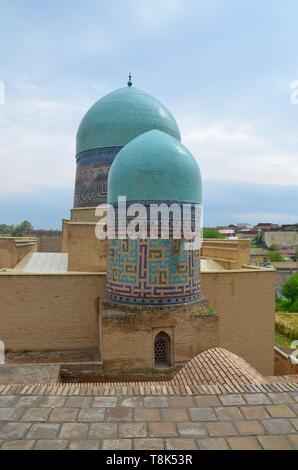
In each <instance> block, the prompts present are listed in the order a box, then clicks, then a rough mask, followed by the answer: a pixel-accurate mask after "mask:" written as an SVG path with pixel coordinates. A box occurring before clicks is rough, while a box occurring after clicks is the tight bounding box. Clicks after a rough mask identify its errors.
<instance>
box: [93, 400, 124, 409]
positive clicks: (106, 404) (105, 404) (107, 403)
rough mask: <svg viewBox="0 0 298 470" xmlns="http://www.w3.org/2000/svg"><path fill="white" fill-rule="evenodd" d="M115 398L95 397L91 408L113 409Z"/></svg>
mask: <svg viewBox="0 0 298 470" xmlns="http://www.w3.org/2000/svg"><path fill="white" fill-rule="evenodd" d="M117 401H118V398H117V397H95V398H94V400H93V406H94V407H96V408H113V407H114V406H117Z"/></svg>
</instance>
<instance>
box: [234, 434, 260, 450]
mask: <svg viewBox="0 0 298 470" xmlns="http://www.w3.org/2000/svg"><path fill="white" fill-rule="evenodd" d="M228 443H229V445H230V447H231V449H232V450H261V447H260V444H259V442H258V440H257V439H256V438H255V437H230V438H229V439H228Z"/></svg>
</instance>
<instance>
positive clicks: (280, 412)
mask: <svg viewBox="0 0 298 470" xmlns="http://www.w3.org/2000/svg"><path fill="white" fill-rule="evenodd" d="M266 409H267V411H268V412H269V413H270V415H271V416H272V418H295V416H296V415H295V413H294V411H292V410H291V409H290V408H289V407H288V406H287V405H270V406H266Z"/></svg>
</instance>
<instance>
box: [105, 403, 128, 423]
mask: <svg viewBox="0 0 298 470" xmlns="http://www.w3.org/2000/svg"><path fill="white" fill-rule="evenodd" d="M106 421H108V422H109V421H117V422H119V423H120V422H128V421H132V409H131V408H118V407H117V408H107V411H106Z"/></svg>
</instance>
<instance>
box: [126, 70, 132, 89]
mask: <svg viewBox="0 0 298 470" xmlns="http://www.w3.org/2000/svg"><path fill="white" fill-rule="evenodd" d="M127 86H129V87H131V86H132V81H131V73H130V74H129V76H128V83H127Z"/></svg>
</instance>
